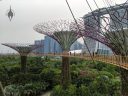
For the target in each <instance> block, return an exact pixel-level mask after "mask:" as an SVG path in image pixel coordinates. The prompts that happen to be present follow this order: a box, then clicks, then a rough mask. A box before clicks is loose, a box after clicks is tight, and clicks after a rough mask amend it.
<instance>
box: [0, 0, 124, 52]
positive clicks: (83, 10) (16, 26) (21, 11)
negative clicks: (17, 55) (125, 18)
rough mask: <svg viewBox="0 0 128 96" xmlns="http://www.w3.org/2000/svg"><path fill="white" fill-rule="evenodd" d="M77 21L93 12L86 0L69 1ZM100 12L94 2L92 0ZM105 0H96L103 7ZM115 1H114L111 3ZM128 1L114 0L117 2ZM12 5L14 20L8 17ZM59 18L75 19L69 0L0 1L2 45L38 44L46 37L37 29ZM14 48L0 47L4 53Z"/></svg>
mask: <svg viewBox="0 0 128 96" xmlns="http://www.w3.org/2000/svg"><path fill="white" fill-rule="evenodd" d="M68 1H69V4H70V5H71V8H72V10H73V12H74V15H75V17H76V18H79V17H83V16H84V15H85V14H87V13H88V12H90V9H89V7H88V5H87V3H86V0H68ZM88 1H89V2H90V4H91V6H92V7H93V10H94V9H96V6H95V4H94V1H93V0H88ZM103 1H105V0H96V2H97V3H98V6H99V7H104V6H106V5H105V4H104V2H103ZM108 1H112V0H108ZM115 1H116V2H117V3H120V2H121V3H122V2H125V1H126V0H114V1H113V4H114V3H115ZM10 5H11V7H12V9H13V10H14V12H15V16H14V17H13V18H12V21H11V22H10V21H9V18H8V17H7V16H6V14H7V10H9V8H10ZM58 19H72V16H71V14H70V12H69V9H68V7H67V5H66V2H65V0H0V43H34V40H40V39H43V35H42V34H39V33H37V32H35V31H34V30H33V26H34V25H36V24H38V23H40V22H47V21H52V20H58ZM7 50H10V51H11V49H10V48H7V47H4V46H2V45H0V53H1V52H4V51H7Z"/></svg>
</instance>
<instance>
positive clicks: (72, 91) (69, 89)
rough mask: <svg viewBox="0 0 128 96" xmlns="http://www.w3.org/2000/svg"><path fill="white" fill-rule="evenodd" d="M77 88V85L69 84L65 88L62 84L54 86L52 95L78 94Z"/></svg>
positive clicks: (67, 95)
mask: <svg viewBox="0 0 128 96" xmlns="http://www.w3.org/2000/svg"><path fill="white" fill-rule="evenodd" d="M76 90H77V88H76V86H75V85H72V84H71V85H69V86H68V87H67V88H66V89H64V88H63V87H62V86H61V85H57V86H55V87H54V89H53V91H52V94H51V96H77V93H76V92H77V91H76Z"/></svg>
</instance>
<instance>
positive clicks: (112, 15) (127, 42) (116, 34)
mask: <svg viewBox="0 0 128 96" xmlns="http://www.w3.org/2000/svg"><path fill="white" fill-rule="evenodd" d="M85 1H86V3H87V5H88V7H89V8H90V10H91V12H90V13H88V14H86V15H85V16H84V17H83V20H84V22H83V21H82V20H80V21H77V20H76V19H75V16H74V14H73V11H72V9H71V7H70V5H69V3H68V0H66V3H67V5H68V7H69V10H70V12H71V14H72V16H73V18H74V21H75V23H76V25H77V26H76V29H79V32H80V33H79V34H81V35H82V36H85V37H86V38H87V39H88V38H91V39H92V40H96V41H98V42H101V43H103V44H105V45H106V46H108V47H109V48H110V49H111V50H112V51H113V53H114V54H116V55H119V56H118V57H117V60H119V59H121V61H122V62H123V63H127V55H128V48H127V46H128V34H127V29H128V26H127V25H128V3H127V1H126V2H123V3H122V4H116V1H115V0H114V1H115V4H116V5H112V4H113V2H112V1H111V0H103V1H102V2H104V4H105V5H107V6H106V7H104V8H100V6H99V1H98V0H93V4H92V2H91V3H90V1H89V0H85ZM122 1H123V0H121V1H120V2H122ZM100 2H101V1H100ZM92 5H93V6H92ZM94 5H95V7H96V8H97V9H96V10H93V8H94ZM87 39H85V41H86V40H87ZM85 44H86V45H88V44H87V43H86V42H85ZM117 62H118V61H117ZM122 62H121V63H122ZM118 63H120V62H118ZM120 73H121V81H122V95H123V96H128V78H127V77H128V75H127V74H128V71H127V70H125V69H123V68H121V67H120Z"/></svg>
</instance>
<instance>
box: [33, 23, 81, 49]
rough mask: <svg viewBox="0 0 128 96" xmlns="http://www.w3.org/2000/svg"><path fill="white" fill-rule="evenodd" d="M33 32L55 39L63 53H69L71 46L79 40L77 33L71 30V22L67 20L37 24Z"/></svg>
mask: <svg viewBox="0 0 128 96" xmlns="http://www.w3.org/2000/svg"><path fill="white" fill-rule="evenodd" d="M34 30H35V31H37V32H39V33H41V34H44V35H47V36H49V37H51V38H53V39H55V40H56V41H57V42H58V43H59V44H60V46H61V48H62V50H63V51H69V50H70V47H71V45H72V44H73V43H74V42H75V41H76V40H77V39H78V38H80V35H78V31H74V30H73V24H72V22H70V21H67V20H59V21H52V22H47V23H41V24H37V25H35V26H34Z"/></svg>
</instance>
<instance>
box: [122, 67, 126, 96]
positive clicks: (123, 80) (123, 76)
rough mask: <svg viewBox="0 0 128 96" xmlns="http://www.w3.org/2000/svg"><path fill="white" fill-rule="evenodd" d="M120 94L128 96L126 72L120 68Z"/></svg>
mask: <svg viewBox="0 0 128 96" xmlns="http://www.w3.org/2000/svg"><path fill="white" fill-rule="evenodd" d="M121 83H122V88H121V94H122V96H128V70H125V69H123V68H121Z"/></svg>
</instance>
